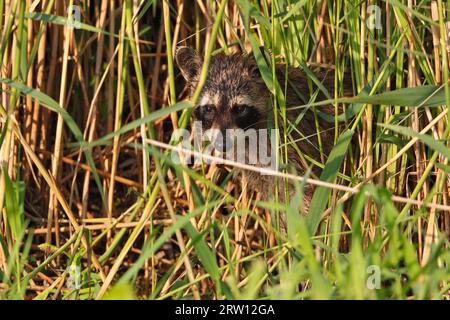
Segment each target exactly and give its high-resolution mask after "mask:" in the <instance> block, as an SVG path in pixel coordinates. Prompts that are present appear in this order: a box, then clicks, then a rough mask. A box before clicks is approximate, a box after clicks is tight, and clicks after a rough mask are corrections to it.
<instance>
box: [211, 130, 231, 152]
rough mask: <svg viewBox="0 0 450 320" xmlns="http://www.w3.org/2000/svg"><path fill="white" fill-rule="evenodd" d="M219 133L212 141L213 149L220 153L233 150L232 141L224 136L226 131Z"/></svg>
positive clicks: (227, 136)
mask: <svg viewBox="0 0 450 320" xmlns="http://www.w3.org/2000/svg"><path fill="white" fill-rule="evenodd" d="M220 133H221V134H219V135H217V136H216V138H215V139H214V142H213V145H214V148H215V149H216V150H217V151H220V152H228V151H230V150H231V149H232V148H233V139H231V137H230V136H229V135H227V134H226V130H221V131H220Z"/></svg>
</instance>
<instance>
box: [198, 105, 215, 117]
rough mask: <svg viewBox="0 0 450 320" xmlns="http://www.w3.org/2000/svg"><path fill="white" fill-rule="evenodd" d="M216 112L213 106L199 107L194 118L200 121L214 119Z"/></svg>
mask: <svg viewBox="0 0 450 320" xmlns="http://www.w3.org/2000/svg"><path fill="white" fill-rule="evenodd" d="M214 111H215V108H214V106H212V105H204V106H198V107H196V108H195V109H194V116H195V118H197V119H199V120H207V119H210V118H213V117H214Z"/></svg>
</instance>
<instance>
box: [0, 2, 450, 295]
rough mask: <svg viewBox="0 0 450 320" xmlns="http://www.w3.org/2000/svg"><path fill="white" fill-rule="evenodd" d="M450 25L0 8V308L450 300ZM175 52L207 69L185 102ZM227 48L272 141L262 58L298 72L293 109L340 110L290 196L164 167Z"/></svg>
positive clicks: (405, 9) (430, 5) (263, 9)
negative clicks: (305, 97)
mask: <svg viewBox="0 0 450 320" xmlns="http://www.w3.org/2000/svg"><path fill="white" fill-rule="evenodd" d="M71 5H75V6H76V7H75V9H76V10H75V11H73V10H68V8H70V6H71ZM78 13H80V17H81V20H75V21H74V20H73V19H74V18H75V19H76V18H78ZM378 14H379V15H378ZM449 15H450V6H449V4H448V3H447V2H445V1H442V0H439V1H412V0H389V1H380V0H367V1H356V0H349V1H339V0H336V1H325V0H311V1H291V0H285V1H282V0H276V1H268V0H260V1H243V0H235V1H232V0H229V1H226V0H221V1H213V0H211V1H210V0H206V1H203V0H196V1H183V0H174V1H155V0H154V1H131V0H124V1H106V0H103V1H95V2H94V1H77V0H70V1H68V0H65V1H53V0H41V1H31V0H0V28H1V29H0V32H1V37H0V39H1V41H0V42H1V43H0V62H1V69H0V86H1V87H0V93H1V100H0V117H1V122H0V146H1V147H0V157H1V158H0V165H1V170H0V176H1V179H0V298H2V299H87V298H96V299H102V298H140V299H257V298H262V299H448V298H449V290H450V271H449V270H450V269H449V263H450V251H449V235H450V204H449V179H448V177H449V173H450V169H449V165H448V160H449V158H450V151H449V145H448V139H449V134H450V126H449V125H448V121H449V116H450V111H449V109H448V106H450V89H449V58H450V50H449V48H450V35H449V34H450V20H449ZM78 22H80V23H79V24H78ZM74 25H75V26H76V28H73V27H71V26H74ZM180 45H189V46H192V47H195V48H196V49H197V50H198V51H199V52H200V53H201V54H202V56H204V61H205V63H204V66H203V69H202V73H201V76H200V81H199V86H198V87H197V90H196V91H195V94H194V97H193V99H192V100H193V101H184V100H185V99H186V97H187V93H186V90H185V87H186V85H185V83H184V82H183V81H182V79H181V77H180V76H179V72H178V70H177V68H176V66H175V65H174V61H173V57H174V53H175V50H176V47H177V46H180ZM241 52H242V53H249V54H252V55H254V56H255V58H256V60H257V63H258V67H259V69H260V71H261V74H262V76H263V79H264V81H265V83H266V85H267V90H269V91H270V92H271V93H272V96H273V106H274V108H273V109H274V115H275V117H274V119H275V121H274V122H275V123H274V126H275V127H276V128H279V129H282V130H281V132H282V134H281V135H280V145H282V146H286V145H287V144H290V143H292V141H291V134H290V133H291V132H292V131H293V130H296V131H300V132H301V127H298V126H296V123H295V122H293V123H291V122H289V120H288V118H287V117H286V111H287V108H286V102H285V96H286V93H287V91H286V90H287V89H288V88H289V85H288V83H289V80H288V79H286V81H285V82H284V83H278V81H277V78H276V77H275V64H277V63H285V64H286V65H289V66H294V67H298V68H301V69H303V71H304V72H305V73H307V74H308V75H309V78H310V83H309V86H310V88H311V92H310V95H311V97H312V98H311V99H310V100H309V101H305V104H304V105H303V106H298V108H299V109H301V110H304V109H306V108H309V109H310V110H311V111H314V112H316V113H319V112H320V107H321V106H323V105H325V104H329V105H334V106H335V108H336V110H338V109H341V108H342V109H343V110H344V112H343V113H342V114H341V115H339V116H336V117H332V118H331V119H328V120H329V121H332V122H334V123H335V124H336V128H335V131H334V136H335V139H334V143H335V147H334V148H333V151H332V152H331V154H330V156H329V157H328V159H327V158H326V157H325V156H324V155H323V156H322V157H321V159H311V158H308V156H307V155H303V156H304V157H305V158H306V161H308V162H309V163H314V164H315V165H318V166H320V167H322V168H323V170H322V174H321V175H320V177H315V176H314V175H310V176H306V177H302V176H298V175H295V174H293V173H291V172H281V173H278V174H279V175H281V176H282V177H284V179H285V180H286V181H287V180H292V181H294V182H295V184H296V190H297V193H296V196H295V197H292V198H291V199H288V200H286V201H281V200H280V199H282V198H284V197H281V196H280V197H275V199H273V200H271V201H260V197H259V195H258V194H252V193H250V192H247V190H246V188H245V187H242V186H240V185H236V184H234V183H233V182H232V181H231V174H232V173H228V172H227V173H226V174H225V175H224V174H223V170H222V169H221V168H220V166H218V165H217V163H216V164H212V165H206V164H204V165H201V166H187V165H180V164H177V163H174V161H173V158H172V157H171V156H170V155H171V152H172V151H173V150H174V146H175V145H176V144H177V142H178V140H177V139H176V137H172V133H173V132H174V130H176V129H180V128H181V129H183V128H189V127H190V123H191V112H192V105H193V104H195V102H196V100H197V99H198V97H199V94H200V92H201V87H202V85H203V84H204V83H205V81H206V76H207V70H208V69H207V67H208V62H209V61H210V59H211V57H212V56H213V55H216V54H222V53H223V54H232V53H241ZM317 67H321V68H325V69H334V70H335V79H334V81H335V88H336V89H335V90H334V92H330V91H329V88H325V87H323V85H321V83H320V81H319V80H318V79H317V78H316V77H315V75H314V71H315V69H316V68H317ZM348 75H350V76H351V80H352V86H353V95H352V96H344V94H343V85H342V83H343V81H344V77H347V76H348ZM314 87H317V88H319V89H318V90H320V91H323V93H324V96H326V97H327V100H326V101H319V100H317V99H315V97H316V96H317V94H318V91H317V90H315V89H313V88H314ZM277 115H280V117H278V116H277ZM318 135H319V137H320V132H318ZM317 147H318V148H319V149H321V148H322V142H321V140H320V138H319V146H317ZM286 151H287V149H286V148H281V149H280V154H279V161H280V164H283V163H284V162H286ZM189 152H190V151H189V150H185V151H184V153H185V155H186V154H189ZM299 152H300V151H299ZM181 155H183V153H182V154H181ZM229 165H230V166H231V167H233V166H236V165H239V164H233V163H231V164H230V163H229ZM224 176H225V177H224ZM286 181H285V182H286ZM307 183H311V184H314V185H316V189H315V193H314V196H313V199H312V202H311V206H310V210H309V214H308V215H306V216H302V215H300V214H299V212H300V211H302V208H303V203H302V190H303V188H304V187H305V185H306V184H307ZM282 213H285V214H286V216H287V221H288V227H287V233H284V232H282V231H281V230H280V225H279V221H278V218H279V215H280V214H282Z"/></svg>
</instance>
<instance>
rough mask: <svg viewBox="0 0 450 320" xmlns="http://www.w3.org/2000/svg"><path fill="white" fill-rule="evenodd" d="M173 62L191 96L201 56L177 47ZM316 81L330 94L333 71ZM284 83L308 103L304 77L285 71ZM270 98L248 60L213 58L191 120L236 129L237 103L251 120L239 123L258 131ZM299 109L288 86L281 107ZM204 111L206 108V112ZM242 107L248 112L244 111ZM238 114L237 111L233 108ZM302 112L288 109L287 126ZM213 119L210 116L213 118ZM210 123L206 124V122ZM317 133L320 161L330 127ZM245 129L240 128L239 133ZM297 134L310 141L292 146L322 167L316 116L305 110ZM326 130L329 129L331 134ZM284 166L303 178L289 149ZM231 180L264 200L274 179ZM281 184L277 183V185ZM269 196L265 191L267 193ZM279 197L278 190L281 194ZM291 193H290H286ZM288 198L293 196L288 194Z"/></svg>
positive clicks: (251, 175)
mask: <svg viewBox="0 0 450 320" xmlns="http://www.w3.org/2000/svg"><path fill="white" fill-rule="evenodd" d="M176 61H177V64H178V66H179V68H180V70H181V73H182V74H183V76H184V78H185V79H186V81H187V83H188V84H189V87H190V90H191V94H193V92H194V90H195V88H196V86H197V83H198V77H199V74H200V71H201V67H202V59H201V57H200V56H199V55H198V54H197V53H196V52H195V51H194V50H193V49H190V48H187V47H181V48H179V49H178V50H177V53H176ZM285 71H286V68H285V66H283V65H278V66H277V77H278V81H279V83H280V84H281V85H283V84H284V82H285V75H284V73H285ZM317 77H318V79H319V80H320V81H321V82H322V84H323V86H324V87H325V88H326V89H327V90H328V92H330V93H331V94H333V92H334V73H333V72H322V73H318V74H317ZM288 79H289V83H290V84H291V85H293V86H295V88H296V90H297V91H298V92H300V93H301V94H302V95H303V96H304V97H306V99H309V97H310V95H309V92H310V90H309V88H308V81H307V76H306V75H305V74H304V73H303V72H302V71H301V70H300V69H295V68H289V69H288ZM350 88H351V85H350V84H349V83H348V84H347V85H346V92H349V89H350ZM323 98H324V95H323V94H319V95H318V98H317V99H316V101H319V100H321V99H323ZM270 99H272V98H271V96H270V93H269V90H268V89H267V87H266V85H265V83H264V81H263V79H262V77H261V74H260V72H259V69H258V67H257V65H256V63H255V60H254V58H253V57H252V56H249V55H231V56H225V55H216V56H213V57H212V58H211V61H210V65H209V70H208V75H207V79H206V83H205V85H204V87H203V89H202V91H201V94H200V97H199V99H198V102H197V104H196V106H195V107H194V108H195V109H194V110H195V112H194V114H196V116H197V117H198V116H199V115H200V117H203V118H204V119H205V124H206V126H204V129H206V128H209V127H215V128H217V129H221V130H224V129H233V128H237V127H240V125H239V124H244V123H239V121H238V120H239V119H241V118H242V117H241V116H240V115H239V117H238V116H237V115H236V112H235V111H234V110H236V109H235V108H236V107H237V106H239V105H240V104H243V105H248V106H250V107H251V108H250V110H249V111H247V112H251V114H252V115H254V117H253V118H254V119H253V120H254V121H253V123H251V122H252V121H251V120H252V116H251V115H249V114H247V118H248V119H247V118H245V117H244V120H249V122H250V124H251V126H250V127H252V128H255V129H260V128H265V127H266V126H267V115H268V112H272V113H273V111H272V110H266V109H267V106H268V105H269V104H268V101H270ZM299 105H304V102H303V101H302V100H301V99H300V98H299V97H298V95H297V94H296V93H295V90H292V89H291V86H290V85H288V90H287V96H286V107H287V108H289V107H293V106H299ZM208 106H209V107H208ZM211 106H213V107H214V108H215V110H212V111H208V112H207V113H206V115H207V116H208V117H206V118H205V114H204V113H202V110H203V109H202V108H206V109H208V108H209V109H208V110H210V108H211ZM246 108H247V107H246ZM238 110H240V109H238ZM320 110H321V111H322V112H326V113H328V114H334V107H333V106H325V107H321V109H320ZM300 111H301V110H292V111H290V112H288V118H289V119H291V120H292V121H293V120H294V119H295V118H296V117H297V116H298V114H299V112H300ZM212 115H214V116H212ZM210 118H211V119H210ZM319 126H320V131H321V132H322V133H321V138H322V143H323V149H324V153H325V156H326V155H327V154H328V153H329V152H330V150H331V148H332V147H333V140H334V130H332V129H333V125H332V124H330V123H328V122H326V121H324V120H322V121H321V122H320V125H319ZM243 129H244V128H243ZM298 129H299V131H300V132H301V133H302V134H303V135H304V136H312V137H311V138H310V139H309V141H307V140H301V141H299V142H297V146H298V147H299V149H300V150H301V151H302V153H303V154H306V155H308V156H310V157H312V158H314V159H316V160H318V161H319V162H321V155H320V152H319V149H318V140H317V137H316V133H317V129H316V125H315V116H314V113H313V112H312V111H307V112H306V113H305V115H304V117H303V118H302V120H301V121H300V123H299V124H298ZM330 129H331V130H330ZM293 138H294V139H298V138H299V137H298V136H293ZM288 153H289V163H290V164H291V165H293V166H294V167H295V169H296V170H297V172H298V173H299V174H303V173H304V172H305V169H306V168H307V167H308V166H309V165H310V164H309V163H307V162H305V160H304V159H301V157H299V156H298V155H297V153H296V152H295V151H294V149H293V148H292V147H290V149H289V151H288ZM313 172H314V173H315V174H317V175H318V174H320V169H319V168H317V167H315V168H314V169H313ZM235 176H236V177H239V178H240V179H243V180H244V181H246V182H247V183H248V187H249V188H250V189H251V190H256V191H258V192H260V193H261V194H262V195H263V197H264V198H267V197H269V196H270V195H271V192H273V190H274V189H275V188H274V184H275V180H274V178H273V177H271V176H267V175H260V174H259V173H256V172H249V171H244V170H240V169H237V170H236V172H235ZM280 185H282V184H280ZM268 191H269V192H268ZM280 191H281V192H280V193H281V194H282V193H283V192H282V191H283V190H280ZM290 191H292V188H291V189H290ZM313 191H314V189H313V188H312V187H311V186H309V187H307V188H306V190H305V196H304V200H305V201H304V202H305V205H306V207H307V206H308V205H309V200H310V198H311V196H312V193H313ZM290 193H291V194H292V192H290Z"/></svg>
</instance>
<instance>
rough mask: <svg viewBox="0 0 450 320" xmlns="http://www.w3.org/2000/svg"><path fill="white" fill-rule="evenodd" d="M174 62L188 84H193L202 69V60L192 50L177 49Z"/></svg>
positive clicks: (187, 48)
mask: <svg viewBox="0 0 450 320" xmlns="http://www.w3.org/2000/svg"><path fill="white" fill-rule="evenodd" d="M175 61H176V63H177V65H178V68H180V71H181V74H182V75H183V77H184V79H186V81H187V82H188V83H189V84H191V85H192V84H195V83H196V82H197V81H198V76H199V74H200V70H201V68H202V64H203V61H202V58H201V57H200V55H199V54H198V53H197V51H195V50H194V49H192V48H189V47H178V48H177V50H176V52H175Z"/></svg>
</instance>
